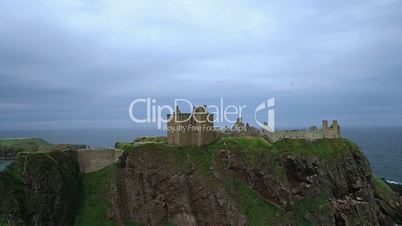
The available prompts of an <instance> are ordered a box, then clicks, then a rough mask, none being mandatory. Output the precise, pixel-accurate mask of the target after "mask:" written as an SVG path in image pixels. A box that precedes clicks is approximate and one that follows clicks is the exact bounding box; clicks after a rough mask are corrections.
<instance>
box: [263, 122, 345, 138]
mask: <svg viewBox="0 0 402 226" xmlns="http://www.w3.org/2000/svg"><path fill="white" fill-rule="evenodd" d="M262 133H263V135H264V136H265V137H266V138H268V139H269V140H270V141H272V142H276V141H279V140H282V139H306V140H317V139H323V138H328V139H333V138H340V137H341V127H340V125H339V124H338V122H337V121H336V120H334V121H333V122H332V125H331V126H328V121H327V120H323V121H322V128H317V127H315V126H312V127H310V128H309V129H302V130H277V131H275V132H273V133H271V132H269V131H265V130H263V131H262Z"/></svg>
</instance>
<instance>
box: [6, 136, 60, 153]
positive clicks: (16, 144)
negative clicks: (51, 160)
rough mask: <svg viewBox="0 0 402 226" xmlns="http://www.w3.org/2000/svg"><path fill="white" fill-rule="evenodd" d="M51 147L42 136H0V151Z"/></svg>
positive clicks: (46, 148) (42, 149)
mask: <svg viewBox="0 0 402 226" xmlns="http://www.w3.org/2000/svg"><path fill="white" fill-rule="evenodd" d="M51 147H52V145H51V144H50V143H48V142H47V141H45V140H44V139H42V138H0V151H3V150H11V151H37V150H41V151H45V150H49V149H50V148H51Z"/></svg>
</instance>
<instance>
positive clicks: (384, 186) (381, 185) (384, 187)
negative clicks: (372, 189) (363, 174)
mask: <svg viewBox="0 0 402 226" xmlns="http://www.w3.org/2000/svg"><path fill="white" fill-rule="evenodd" d="M371 180H372V182H373V184H374V186H376V187H377V188H379V189H380V191H382V192H385V193H393V191H392V189H391V188H390V187H389V186H388V185H387V184H386V183H385V182H384V181H383V180H381V178H379V177H377V176H375V175H371Z"/></svg>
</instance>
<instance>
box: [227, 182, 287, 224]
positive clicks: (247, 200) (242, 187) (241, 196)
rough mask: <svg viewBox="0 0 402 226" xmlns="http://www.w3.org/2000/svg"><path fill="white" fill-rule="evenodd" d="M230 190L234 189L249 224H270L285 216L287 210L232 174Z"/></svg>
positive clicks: (229, 183)
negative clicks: (266, 198)
mask: <svg viewBox="0 0 402 226" xmlns="http://www.w3.org/2000/svg"><path fill="white" fill-rule="evenodd" d="M228 187H229V188H228V190H229V191H232V190H234V194H233V199H235V200H236V201H237V202H238V203H239V205H240V210H241V212H242V213H243V214H244V215H245V217H246V219H247V225H249V226H260V225H264V226H269V225H272V221H273V220H274V219H281V218H282V217H284V214H285V211H284V210H283V209H281V208H278V207H277V206H275V205H274V204H272V203H270V202H268V201H266V200H265V199H264V198H263V197H261V196H260V195H259V194H258V193H257V192H255V191H254V190H252V189H251V188H250V187H249V186H248V185H247V184H246V183H245V182H244V181H242V180H239V179H237V178H235V177H234V176H231V177H229V178H228Z"/></svg>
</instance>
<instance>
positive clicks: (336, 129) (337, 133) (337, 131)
mask: <svg viewBox="0 0 402 226" xmlns="http://www.w3.org/2000/svg"><path fill="white" fill-rule="evenodd" d="M322 132H323V136H324V138H338V137H341V126H340V125H339V124H338V121H337V120H333V121H332V125H331V126H330V127H328V121H327V120H322Z"/></svg>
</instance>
